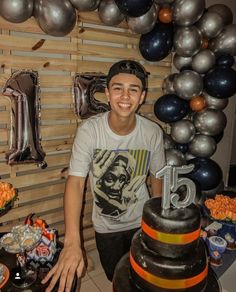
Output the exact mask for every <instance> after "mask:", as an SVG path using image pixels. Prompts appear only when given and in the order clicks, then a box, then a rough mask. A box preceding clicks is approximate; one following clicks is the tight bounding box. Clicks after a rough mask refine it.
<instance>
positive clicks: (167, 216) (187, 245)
mask: <svg viewBox="0 0 236 292" xmlns="http://www.w3.org/2000/svg"><path fill="white" fill-rule="evenodd" d="M199 237H200V210H199V208H198V207H197V206H196V205H194V204H191V205H190V206H188V207H186V208H180V209H174V208H170V209H168V210H163V209H162V208H161V199H160V198H151V199H149V200H148V201H147V202H146V203H145V205H144V208H143V217H142V238H143V241H144V242H145V243H146V245H147V246H148V247H149V248H150V249H151V250H153V251H155V252H157V253H159V254H160V255H162V256H164V257H169V258H178V257H182V256H183V255H185V254H191V253H192V252H193V251H194V250H195V248H196V247H197V246H198V242H199Z"/></svg>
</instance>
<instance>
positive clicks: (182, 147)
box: [175, 143, 188, 154]
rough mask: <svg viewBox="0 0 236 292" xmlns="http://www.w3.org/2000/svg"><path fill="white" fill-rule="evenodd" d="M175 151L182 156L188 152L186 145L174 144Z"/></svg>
mask: <svg viewBox="0 0 236 292" xmlns="http://www.w3.org/2000/svg"><path fill="white" fill-rule="evenodd" d="M175 149H177V150H179V151H181V152H182V153H183V154H185V153H187V152H188V144H180V143H176V144H175Z"/></svg>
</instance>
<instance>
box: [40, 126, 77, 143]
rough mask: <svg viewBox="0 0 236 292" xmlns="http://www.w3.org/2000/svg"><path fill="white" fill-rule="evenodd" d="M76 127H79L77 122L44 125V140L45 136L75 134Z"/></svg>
mask: <svg viewBox="0 0 236 292" xmlns="http://www.w3.org/2000/svg"><path fill="white" fill-rule="evenodd" d="M76 129H77V126H76V124H68V125H51V126H42V127H41V134H42V140H43V139H44V138H45V137H53V136H69V135H74V134H75V132H76Z"/></svg>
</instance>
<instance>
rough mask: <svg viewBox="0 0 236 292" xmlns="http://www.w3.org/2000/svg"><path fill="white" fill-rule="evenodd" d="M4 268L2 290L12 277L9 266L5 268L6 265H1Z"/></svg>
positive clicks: (0, 285) (0, 283)
mask: <svg viewBox="0 0 236 292" xmlns="http://www.w3.org/2000/svg"><path fill="white" fill-rule="evenodd" d="M1 265H2V266H3V277H4V279H3V281H2V282H0V289H1V288H2V287H3V286H4V285H5V284H6V282H7V281H8V279H9V276H10V272H9V269H8V267H7V266H5V265H4V264H1Z"/></svg>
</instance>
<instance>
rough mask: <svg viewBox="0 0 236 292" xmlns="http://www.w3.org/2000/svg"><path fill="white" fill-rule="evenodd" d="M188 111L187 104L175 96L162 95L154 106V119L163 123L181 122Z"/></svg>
mask: <svg viewBox="0 0 236 292" xmlns="http://www.w3.org/2000/svg"><path fill="white" fill-rule="evenodd" d="M188 111H189V106H188V102H187V101H186V100H184V99H182V98H179V97H178V96H177V95H175V94H165V95H162V96H161V97H160V98H158V100H157V101H156V102H155V104H154V113H155V115H156V117H157V118H158V119H159V120H160V121H162V122H165V123H173V122H177V121H179V120H181V119H182V118H183V117H185V116H186V115H187V113H188Z"/></svg>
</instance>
